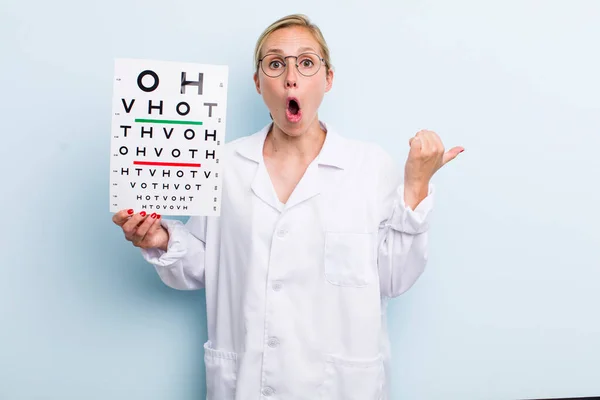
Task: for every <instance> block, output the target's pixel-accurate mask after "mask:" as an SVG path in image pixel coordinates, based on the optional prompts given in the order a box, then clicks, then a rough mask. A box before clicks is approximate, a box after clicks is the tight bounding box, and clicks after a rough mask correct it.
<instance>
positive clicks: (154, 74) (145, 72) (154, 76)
mask: <svg viewBox="0 0 600 400" xmlns="http://www.w3.org/2000/svg"><path fill="white" fill-rule="evenodd" d="M146 75H150V76H151V77H152V78H154V84H153V85H152V86H149V87H148V86H144V84H143V83H142V79H144V77H145V76H146ZM137 84H138V87H139V88H140V89H142V90H143V91H144V92H153V91H155V90H156V88H157V87H158V75H156V72H154V71H150V70H149V69H147V70H145V71H143V72H142V73H141V74H139V75H138V79H137Z"/></svg>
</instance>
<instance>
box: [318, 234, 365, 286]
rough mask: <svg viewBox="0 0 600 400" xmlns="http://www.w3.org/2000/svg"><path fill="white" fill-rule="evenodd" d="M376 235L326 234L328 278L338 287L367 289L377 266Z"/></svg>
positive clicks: (326, 271)
mask: <svg viewBox="0 0 600 400" xmlns="http://www.w3.org/2000/svg"><path fill="white" fill-rule="evenodd" d="M376 240H377V234H376V233H345V232H326V233H325V253H324V268H325V278H326V279H327V280H328V281H329V282H330V283H332V284H334V285H338V286H349V287H363V286H367V285H369V284H370V283H371V282H372V281H373V277H374V275H375V269H376V267H377V253H376V246H375V244H376V243H375V241H376Z"/></svg>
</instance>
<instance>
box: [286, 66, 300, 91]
mask: <svg viewBox="0 0 600 400" xmlns="http://www.w3.org/2000/svg"><path fill="white" fill-rule="evenodd" d="M285 87H286V88H292V87H294V88H295V87H298V75H297V70H296V65H295V64H294V63H292V62H289V63H288V65H287V68H286V71H285Z"/></svg>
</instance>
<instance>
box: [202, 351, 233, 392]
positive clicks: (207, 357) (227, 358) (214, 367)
mask: <svg viewBox="0 0 600 400" xmlns="http://www.w3.org/2000/svg"><path fill="white" fill-rule="evenodd" d="M204 364H205V365H206V399H207V400H234V399H235V391H236V380H237V354H236V353H231V352H226V351H221V350H216V349H214V348H213V347H212V343H211V342H210V341H208V342H206V343H205V344H204Z"/></svg>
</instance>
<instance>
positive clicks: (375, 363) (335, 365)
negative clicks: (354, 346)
mask: <svg viewBox="0 0 600 400" xmlns="http://www.w3.org/2000/svg"><path fill="white" fill-rule="evenodd" d="M383 383H384V369H383V359H382V357H381V356H378V357H376V358H372V359H363V360H348V359H342V358H339V357H334V356H331V355H330V356H328V358H327V363H326V367H325V380H324V382H323V385H322V386H321V390H320V393H319V394H320V396H319V399H320V400H381V399H382V398H383Z"/></svg>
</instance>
